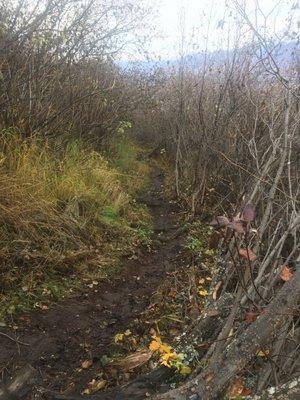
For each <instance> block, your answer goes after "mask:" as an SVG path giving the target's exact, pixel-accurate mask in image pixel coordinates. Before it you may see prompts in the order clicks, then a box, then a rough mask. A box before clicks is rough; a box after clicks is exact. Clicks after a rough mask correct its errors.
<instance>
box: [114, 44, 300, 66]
mask: <svg viewBox="0 0 300 400" xmlns="http://www.w3.org/2000/svg"><path fill="white" fill-rule="evenodd" d="M269 48H270V50H271V51H272V54H273V56H274V59H275V61H276V63H278V65H279V66H282V67H284V66H287V65H288V64H290V62H291V61H292V60H294V59H299V58H300V47H299V43H298V42H295V41H291V42H283V43H281V44H280V45H277V47H276V48H274V49H273V48H272V45H271V44H270V47H269ZM250 52H251V54H253V47H252V45H251V47H250V45H249V46H244V47H243V48H241V49H240V50H238V55H240V56H242V55H243V54H247V53H249V54H250ZM233 53H234V50H222V49H221V50H216V51H212V52H208V53H207V54H205V52H204V51H203V52H199V53H194V54H188V55H187V56H185V58H184V62H185V65H186V66H187V67H189V68H193V67H199V66H201V65H203V64H204V62H205V58H206V60H207V61H209V63H210V64H212V63H213V64H214V65H218V64H220V63H224V62H225V61H226V59H228V57H231V56H232V55H233ZM262 57H263V55H261V54H260V52H259V50H257V52H256V54H255V58H256V60H255V59H254V60H253V61H254V62H255V61H257V60H259V59H261V58H262ZM179 62H180V60H179V58H171V59H163V60H145V61H133V62H129V61H120V62H118V65H119V66H120V67H121V68H122V69H140V70H145V71H149V70H152V69H156V68H162V69H172V68H176V67H177V66H178V65H179Z"/></svg>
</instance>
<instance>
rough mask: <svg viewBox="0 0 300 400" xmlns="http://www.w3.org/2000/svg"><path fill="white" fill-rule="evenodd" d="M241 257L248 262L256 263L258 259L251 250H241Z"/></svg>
mask: <svg viewBox="0 0 300 400" xmlns="http://www.w3.org/2000/svg"><path fill="white" fill-rule="evenodd" d="M239 255H240V256H241V257H243V258H245V259H246V260H249V261H255V260H256V259H257V255H256V254H255V253H253V251H252V250H251V249H249V248H248V249H241V248H240V249H239Z"/></svg>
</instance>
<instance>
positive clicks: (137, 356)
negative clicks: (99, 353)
mask: <svg viewBox="0 0 300 400" xmlns="http://www.w3.org/2000/svg"><path fill="white" fill-rule="evenodd" d="M151 357H152V351H151V350H139V351H137V352H135V353H133V354H130V355H129V356H127V357H124V358H122V359H119V360H115V361H112V362H111V363H109V366H112V367H115V368H118V369H121V370H122V371H130V370H132V369H135V368H137V367H140V366H141V365H143V364H146V362H148V361H149V360H150V358H151Z"/></svg>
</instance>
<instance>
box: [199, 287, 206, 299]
mask: <svg viewBox="0 0 300 400" xmlns="http://www.w3.org/2000/svg"><path fill="white" fill-rule="evenodd" d="M198 293H199V294H200V296H203V297H205V296H208V291H207V290H206V289H200V290H199V291H198Z"/></svg>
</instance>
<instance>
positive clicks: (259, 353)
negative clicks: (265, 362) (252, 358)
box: [256, 350, 270, 357]
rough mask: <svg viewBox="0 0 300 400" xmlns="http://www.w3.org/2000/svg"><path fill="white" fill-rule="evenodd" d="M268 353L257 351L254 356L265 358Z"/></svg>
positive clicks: (267, 351)
mask: <svg viewBox="0 0 300 400" xmlns="http://www.w3.org/2000/svg"><path fill="white" fill-rule="evenodd" d="M269 353H270V350H259V351H258V352H257V353H256V355H257V356H258V357H266V356H267V355H268V354H269Z"/></svg>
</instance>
